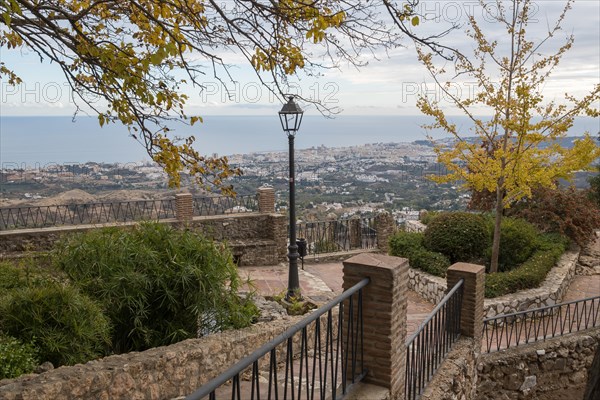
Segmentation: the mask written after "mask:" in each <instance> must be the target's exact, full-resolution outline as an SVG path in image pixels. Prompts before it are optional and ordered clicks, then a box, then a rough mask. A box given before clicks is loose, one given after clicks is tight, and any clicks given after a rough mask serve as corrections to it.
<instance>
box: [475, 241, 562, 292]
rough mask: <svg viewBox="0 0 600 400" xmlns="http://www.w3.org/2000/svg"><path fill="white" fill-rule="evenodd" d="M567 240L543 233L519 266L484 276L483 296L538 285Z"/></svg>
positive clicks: (555, 260)
mask: <svg viewBox="0 0 600 400" xmlns="http://www.w3.org/2000/svg"><path fill="white" fill-rule="evenodd" d="M567 245H568V240H567V239H565V238H564V237H561V236H558V235H544V237H542V238H541V239H540V246H539V249H538V250H537V251H535V253H534V254H533V255H532V256H531V257H530V258H529V259H528V260H527V261H525V262H524V263H523V264H521V265H520V266H519V267H517V268H515V269H513V270H510V271H506V272H497V273H494V274H488V275H487V276H486V278H485V297H488V298H491V297H497V296H502V295H505V294H508V293H514V292H517V291H519V290H524V289H531V288H535V287H538V286H539V285H540V284H541V283H542V282H543V281H544V279H546V275H547V274H548V272H549V271H550V270H551V269H552V267H553V266H554V265H555V264H556V262H557V261H558V259H559V258H560V256H561V255H562V254H563V253H564V252H565V250H566V248H567Z"/></svg>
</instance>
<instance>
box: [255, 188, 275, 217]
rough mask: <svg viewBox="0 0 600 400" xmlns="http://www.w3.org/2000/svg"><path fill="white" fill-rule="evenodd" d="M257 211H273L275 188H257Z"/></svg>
mask: <svg viewBox="0 0 600 400" xmlns="http://www.w3.org/2000/svg"><path fill="white" fill-rule="evenodd" d="M258 212H261V213H274V212H275V189H273V188H272V187H260V188H258Z"/></svg>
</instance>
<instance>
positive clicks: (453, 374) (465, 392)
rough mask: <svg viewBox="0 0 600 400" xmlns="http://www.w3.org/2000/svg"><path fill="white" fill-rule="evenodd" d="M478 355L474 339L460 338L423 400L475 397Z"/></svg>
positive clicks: (422, 396)
mask: <svg viewBox="0 0 600 400" xmlns="http://www.w3.org/2000/svg"><path fill="white" fill-rule="evenodd" d="M477 355H478V354H477V353H476V352H475V340H474V339H472V338H461V339H459V341H458V342H456V343H455V344H454V347H453V348H452V350H451V351H450V353H448V355H447V357H446V359H445V360H444V361H443V362H442V364H441V365H440V367H439V368H438V370H437V372H436V374H435V375H434V376H433V379H431V381H430V382H429V384H428V385H427V387H426V388H425V390H424V391H423V394H422V395H421V400H455V399H461V400H472V399H474V398H475V389H476V387H475V386H476V384H477V369H476V366H477Z"/></svg>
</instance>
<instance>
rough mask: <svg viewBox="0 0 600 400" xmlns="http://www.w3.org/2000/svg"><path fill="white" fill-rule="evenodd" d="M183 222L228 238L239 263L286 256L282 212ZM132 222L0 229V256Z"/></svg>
mask: <svg viewBox="0 0 600 400" xmlns="http://www.w3.org/2000/svg"><path fill="white" fill-rule="evenodd" d="M159 222H161V223H165V224H170V225H173V226H181V222H180V221H178V220H176V219H164V220H160V221H159ZM186 224H187V226H188V227H189V228H190V229H193V230H197V231H200V232H202V233H204V234H205V235H207V236H209V237H212V238H214V239H215V240H226V241H228V242H230V244H231V247H232V249H233V252H234V255H235V256H236V258H237V261H239V263H240V264H242V265H275V264H277V263H279V262H281V261H285V259H286V254H287V252H286V247H285V246H286V243H285V240H286V234H285V229H286V224H285V216H283V215H281V214H268V213H244V214H227V215H216V216H206V217H194V218H193V219H192V220H190V221H189V222H186ZM134 225H135V222H128V223H113V224H101V225H79V226H67V227H55V228H40V229H19V230H13V231H0V258H2V257H7V256H10V255H15V254H18V253H20V252H26V251H47V250H50V249H51V248H52V246H53V245H54V243H56V241H57V240H59V239H60V238H61V237H62V236H64V235H67V234H72V233H77V232H85V231H88V230H92V229H98V228H102V227H112V226H116V227H121V228H128V227H131V226H134ZM282 232H283V239H282V236H281V235H282Z"/></svg>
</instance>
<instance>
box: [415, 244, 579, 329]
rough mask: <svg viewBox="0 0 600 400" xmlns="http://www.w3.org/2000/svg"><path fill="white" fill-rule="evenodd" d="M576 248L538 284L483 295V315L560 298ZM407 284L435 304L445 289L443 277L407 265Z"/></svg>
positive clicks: (570, 277)
mask: <svg viewBox="0 0 600 400" xmlns="http://www.w3.org/2000/svg"><path fill="white" fill-rule="evenodd" d="M578 256H579V252H576V251H567V252H566V253H565V254H563V255H562V257H561V258H560V259H559V260H558V262H557V263H556V265H555V266H554V268H552V270H551V271H550V272H549V273H548V275H547V276H546V279H545V280H544V282H542V285H541V286H540V287H539V288H535V289H528V290H523V291H521V292H518V293H513V294H509V295H505V296H500V297H496V298H493V299H485V302H484V307H483V309H484V318H492V317H495V316H496V315H502V314H510V313H515V312H519V311H526V310H531V309H534V308H539V307H544V306H551V305H554V304H558V303H560V302H561V301H562V299H563V297H564V295H565V294H566V293H567V290H568V289H569V285H570V283H571V281H572V280H573V277H574V276H575V272H576V266H577V259H578ZM408 276H409V281H408V287H409V288H410V289H412V290H414V291H415V292H417V293H419V294H420V295H421V296H422V297H423V298H425V299H426V300H428V301H430V302H432V303H434V304H437V303H439V301H440V300H441V299H442V298H443V297H444V294H445V293H446V281H445V280H444V279H443V278H439V277H436V276H433V275H430V274H427V273H425V272H423V271H419V270H415V269H412V268H411V269H410V270H409V272H408Z"/></svg>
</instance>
